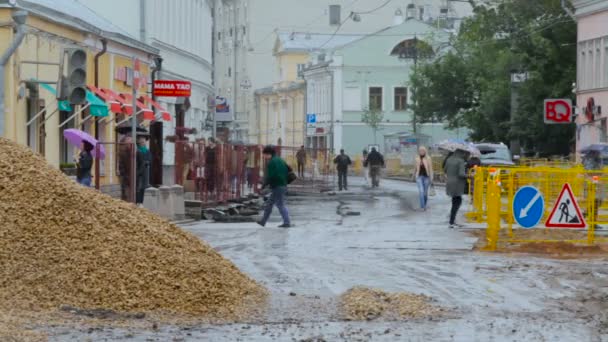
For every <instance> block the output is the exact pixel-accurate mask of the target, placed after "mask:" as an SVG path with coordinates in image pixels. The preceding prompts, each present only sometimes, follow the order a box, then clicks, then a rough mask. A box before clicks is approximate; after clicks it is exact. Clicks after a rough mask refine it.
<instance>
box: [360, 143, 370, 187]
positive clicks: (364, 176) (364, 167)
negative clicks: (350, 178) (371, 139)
mask: <svg viewBox="0 0 608 342" xmlns="http://www.w3.org/2000/svg"><path fill="white" fill-rule="evenodd" d="M367 154H368V153H367V149H366V148H364V149H363V159H362V160H361V171H363V179H365V183H369V176H368V170H367V167H366V166H365V165H364V164H365V161H366V160H367Z"/></svg>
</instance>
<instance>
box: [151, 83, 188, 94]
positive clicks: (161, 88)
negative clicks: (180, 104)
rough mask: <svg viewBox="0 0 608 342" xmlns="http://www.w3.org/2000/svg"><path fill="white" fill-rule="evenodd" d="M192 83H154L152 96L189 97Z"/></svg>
mask: <svg viewBox="0 0 608 342" xmlns="http://www.w3.org/2000/svg"><path fill="white" fill-rule="evenodd" d="M190 95H192V83H191V82H189V81H167V80H156V81H154V96H165V97H190Z"/></svg>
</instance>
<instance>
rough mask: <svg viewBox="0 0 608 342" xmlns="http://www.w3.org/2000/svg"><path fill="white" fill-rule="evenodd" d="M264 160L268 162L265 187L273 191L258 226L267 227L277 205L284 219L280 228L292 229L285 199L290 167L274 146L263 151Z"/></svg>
mask: <svg viewBox="0 0 608 342" xmlns="http://www.w3.org/2000/svg"><path fill="white" fill-rule="evenodd" d="M263 154H264V159H265V160H266V162H267V165H266V173H265V178H264V187H266V186H268V187H270V189H271V194H270V198H269V199H268V201H267V202H266V208H265V209H264V216H263V217H262V220H260V221H258V224H259V225H260V226H262V227H265V226H266V223H267V222H268V219H269V218H270V215H271V214H272V208H273V207H274V206H275V205H276V206H277V209H279V213H280V214H281V217H282V218H283V224H282V225H280V226H279V228H290V227H291V221H290V220H289V212H288V211H287V207H286V206H285V197H286V196H287V174H288V173H289V167H288V166H287V163H285V161H284V160H283V159H281V157H279V156H277V154H276V151H275V149H274V148H273V147H272V146H266V147H265V148H264V151H263Z"/></svg>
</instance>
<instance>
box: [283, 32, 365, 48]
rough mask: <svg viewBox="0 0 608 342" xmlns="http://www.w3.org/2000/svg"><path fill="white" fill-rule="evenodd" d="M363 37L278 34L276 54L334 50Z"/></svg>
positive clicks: (327, 34) (303, 33) (295, 33)
mask: <svg viewBox="0 0 608 342" xmlns="http://www.w3.org/2000/svg"><path fill="white" fill-rule="evenodd" d="M362 37H364V35H362V34H337V35H333V34H331V33H309V32H279V33H277V40H278V43H280V45H277V48H278V47H280V51H278V50H277V51H276V52H309V51H315V50H320V49H321V48H323V49H334V48H337V47H339V46H342V45H346V44H348V43H350V42H353V41H355V40H357V39H360V38H362Z"/></svg>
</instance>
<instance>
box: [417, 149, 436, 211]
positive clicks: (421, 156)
mask: <svg viewBox="0 0 608 342" xmlns="http://www.w3.org/2000/svg"><path fill="white" fill-rule="evenodd" d="M415 165H416V169H415V172H414V178H415V179H416V184H417V185H418V196H419V198H420V209H421V210H424V211H426V207H427V204H428V201H429V187H430V186H431V183H432V182H433V161H432V160H431V156H429V155H428V151H427V149H426V147H424V146H420V148H418V155H417V156H416V159H415Z"/></svg>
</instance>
